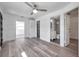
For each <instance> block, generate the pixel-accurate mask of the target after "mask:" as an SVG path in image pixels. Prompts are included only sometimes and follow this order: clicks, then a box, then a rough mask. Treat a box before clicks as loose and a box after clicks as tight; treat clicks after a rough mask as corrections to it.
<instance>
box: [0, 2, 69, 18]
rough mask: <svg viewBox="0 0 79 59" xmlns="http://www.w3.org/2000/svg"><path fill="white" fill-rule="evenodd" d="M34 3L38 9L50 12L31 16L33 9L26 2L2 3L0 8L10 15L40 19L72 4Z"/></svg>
mask: <svg viewBox="0 0 79 59" xmlns="http://www.w3.org/2000/svg"><path fill="white" fill-rule="evenodd" d="M33 3H34V4H36V5H37V6H38V8H41V9H47V10H48V11H47V12H38V13H37V14H34V15H30V13H31V12H32V8H30V7H29V6H28V5H27V4H25V3H24V2H0V7H1V8H2V9H3V11H6V12H8V13H12V14H17V15H20V16H26V17H34V18H38V17H40V16H43V15H45V14H48V13H51V12H54V11H56V10H59V9H61V8H63V7H65V6H67V5H68V4H70V3H69V2H33Z"/></svg>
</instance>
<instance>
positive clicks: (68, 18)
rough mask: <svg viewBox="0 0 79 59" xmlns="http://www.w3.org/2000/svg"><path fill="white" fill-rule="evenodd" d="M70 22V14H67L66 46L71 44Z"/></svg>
mask: <svg viewBox="0 0 79 59" xmlns="http://www.w3.org/2000/svg"><path fill="white" fill-rule="evenodd" d="M69 24H70V16H69V15H67V14H66V15H65V37H64V38H65V46H67V45H69V43H70V37H69Z"/></svg>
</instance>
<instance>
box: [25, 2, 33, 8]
mask: <svg viewBox="0 0 79 59" xmlns="http://www.w3.org/2000/svg"><path fill="white" fill-rule="evenodd" d="M25 3H26V4H27V5H28V6H29V7H31V8H33V6H32V5H31V4H30V3H29V2H25Z"/></svg>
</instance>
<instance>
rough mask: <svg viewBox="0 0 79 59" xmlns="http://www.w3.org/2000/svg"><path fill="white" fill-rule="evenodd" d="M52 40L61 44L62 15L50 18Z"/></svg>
mask: <svg viewBox="0 0 79 59" xmlns="http://www.w3.org/2000/svg"><path fill="white" fill-rule="evenodd" d="M50 41H51V42H53V43H56V44H60V16H56V17H52V18H51V19H50Z"/></svg>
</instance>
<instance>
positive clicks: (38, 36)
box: [37, 21, 40, 38]
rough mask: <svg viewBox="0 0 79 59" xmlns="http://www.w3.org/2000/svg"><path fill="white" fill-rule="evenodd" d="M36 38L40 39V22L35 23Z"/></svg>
mask: <svg viewBox="0 0 79 59" xmlns="http://www.w3.org/2000/svg"><path fill="white" fill-rule="evenodd" d="M37 38H40V21H37Z"/></svg>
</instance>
